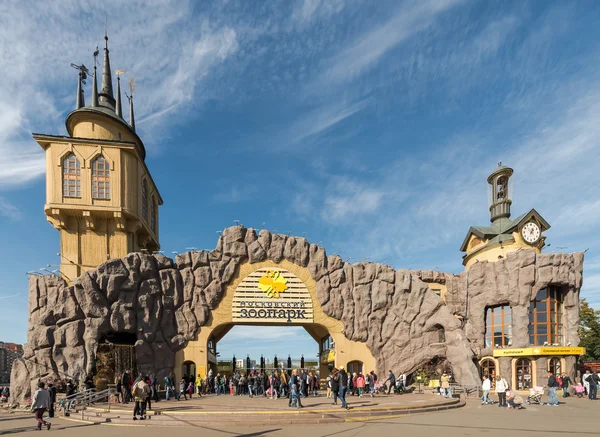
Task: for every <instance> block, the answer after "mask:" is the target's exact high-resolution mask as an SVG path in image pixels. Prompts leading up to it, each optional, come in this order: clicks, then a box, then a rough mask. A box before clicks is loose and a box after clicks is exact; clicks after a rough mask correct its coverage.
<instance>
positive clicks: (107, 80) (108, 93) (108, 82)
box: [100, 33, 115, 111]
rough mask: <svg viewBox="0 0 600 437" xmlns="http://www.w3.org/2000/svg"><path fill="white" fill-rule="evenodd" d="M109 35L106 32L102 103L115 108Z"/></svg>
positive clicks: (101, 92)
mask: <svg viewBox="0 0 600 437" xmlns="http://www.w3.org/2000/svg"><path fill="white" fill-rule="evenodd" d="M108 53H109V52H108V35H107V34H106V33H105V34H104V69H103V70H102V89H101V91H100V105H101V106H105V107H108V108H110V109H112V110H113V111H114V110H115V97H114V95H113V86H112V76H111V73H110V58H109V54H108Z"/></svg>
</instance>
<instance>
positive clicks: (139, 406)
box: [131, 378, 150, 420]
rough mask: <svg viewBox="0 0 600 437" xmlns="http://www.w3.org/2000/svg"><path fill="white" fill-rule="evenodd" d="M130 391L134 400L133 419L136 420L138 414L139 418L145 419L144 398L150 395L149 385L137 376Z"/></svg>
mask: <svg viewBox="0 0 600 437" xmlns="http://www.w3.org/2000/svg"><path fill="white" fill-rule="evenodd" d="M131 393H132V395H133V399H134V401H135V407H134V408H133V420H138V419H137V416H138V415H139V416H140V420H146V400H147V399H148V396H149V395H150V387H149V386H148V384H147V383H146V380H145V379H144V378H139V379H138V380H137V381H136V383H135V384H134V386H133V388H132V390H131Z"/></svg>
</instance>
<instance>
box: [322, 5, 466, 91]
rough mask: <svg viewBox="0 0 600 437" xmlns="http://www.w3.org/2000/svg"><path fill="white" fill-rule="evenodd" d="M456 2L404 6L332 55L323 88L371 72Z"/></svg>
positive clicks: (324, 77)
mask: <svg viewBox="0 0 600 437" xmlns="http://www.w3.org/2000/svg"><path fill="white" fill-rule="evenodd" d="M459 3H461V1H459V0H424V1H420V2H416V3H415V2H407V3H406V4H405V5H404V6H403V7H402V8H400V9H399V10H398V11H397V12H396V13H395V14H393V15H392V17H391V18H390V19H389V20H388V21H387V22H385V23H384V24H382V25H381V26H377V27H376V28H375V29H372V30H370V31H368V32H365V33H364V34H362V35H360V36H359V37H357V38H356V40H355V41H354V42H353V43H352V44H351V45H349V46H348V47H347V48H345V49H344V50H342V51H341V53H339V54H337V55H335V56H334V57H333V58H332V59H331V60H330V62H329V63H328V67H327V68H326V70H325V73H324V74H323V79H324V80H325V83H326V84H328V85H329V84H343V83H344V82H345V81H346V80H348V79H352V78H355V77H356V76H358V75H360V74H361V73H363V72H364V71H366V70H368V69H370V68H372V67H373V66H374V65H376V64H377V63H378V62H379V60H380V59H381V58H382V57H383V56H384V55H385V54H386V53H387V52H388V51H390V50H391V49H392V48H394V47H395V46H396V45H398V44H399V43H401V42H403V41H406V40H408V39H409V38H411V37H412V36H414V35H416V34H418V33H419V32H422V31H424V30H425V29H427V28H428V27H429V26H431V25H432V24H433V23H435V20H436V18H437V17H438V16H439V15H440V14H442V13H443V12H445V11H446V10H448V9H450V8H452V7H454V6H456V5H457V4H459Z"/></svg>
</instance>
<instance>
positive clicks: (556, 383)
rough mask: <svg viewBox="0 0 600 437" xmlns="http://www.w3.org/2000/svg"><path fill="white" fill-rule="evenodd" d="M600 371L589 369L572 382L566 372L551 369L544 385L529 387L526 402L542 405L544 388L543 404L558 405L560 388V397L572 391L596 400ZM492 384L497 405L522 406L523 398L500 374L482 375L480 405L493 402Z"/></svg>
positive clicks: (579, 396)
mask: <svg viewBox="0 0 600 437" xmlns="http://www.w3.org/2000/svg"><path fill="white" fill-rule="evenodd" d="M599 373H600V372H596V373H593V372H591V371H589V370H587V371H586V373H585V374H584V375H583V376H582V378H581V381H577V383H573V381H571V378H570V377H569V376H568V375H567V374H566V373H564V372H563V373H562V374H560V375H558V374H557V375H555V374H554V373H553V372H552V371H548V379H547V382H546V385H545V386H544V387H542V386H536V387H532V388H530V389H529V396H528V398H527V401H526V402H527V403H536V404H540V405H543V404H544V402H543V401H542V395H543V394H544V390H545V389H546V388H547V389H548V399H547V402H546V403H545V405H547V406H556V407H557V406H558V405H559V401H558V394H557V392H558V391H559V390H561V389H562V397H563V398H568V397H570V396H571V393H574V394H575V396H577V397H578V398H583V397H584V396H585V395H587V396H588V399H590V400H597V393H598V387H599V386H600V374H599ZM492 386H494V391H495V393H496V395H497V397H498V407H504V408H508V409H521V408H523V403H524V400H523V398H522V397H521V396H520V395H519V394H518V393H517V391H515V390H511V389H510V387H509V384H508V382H507V381H506V379H505V378H503V377H501V376H500V375H496V376H495V378H494V376H488V375H484V376H483V380H482V385H481V391H482V392H483V396H482V397H481V405H487V404H493V403H494V401H493V400H492V399H491V398H490V392H491V391H492Z"/></svg>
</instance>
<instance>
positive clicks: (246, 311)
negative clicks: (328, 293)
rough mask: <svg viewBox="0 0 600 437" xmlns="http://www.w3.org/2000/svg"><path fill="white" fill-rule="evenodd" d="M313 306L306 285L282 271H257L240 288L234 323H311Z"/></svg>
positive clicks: (235, 302) (292, 275)
mask: <svg viewBox="0 0 600 437" xmlns="http://www.w3.org/2000/svg"><path fill="white" fill-rule="evenodd" d="M313 319H314V315H313V304H312V298H311V295H310V292H309V291H308V289H307V288H306V285H304V283H303V282H302V281H301V280H300V278H298V277H297V276H295V275H294V274H293V273H291V272H289V271H287V270H285V269H280V268H276V269H275V268H263V269H258V270H256V271H254V272H252V273H250V274H249V275H248V276H246V277H245V278H244V279H243V280H242V281H241V282H240V284H239V285H238V286H237V288H236V290H235V293H234V296H233V302H232V321H233V322H244V323H251V322H258V323H261V324H264V323H278V324H280V323H286V324H287V323H312V322H313Z"/></svg>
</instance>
